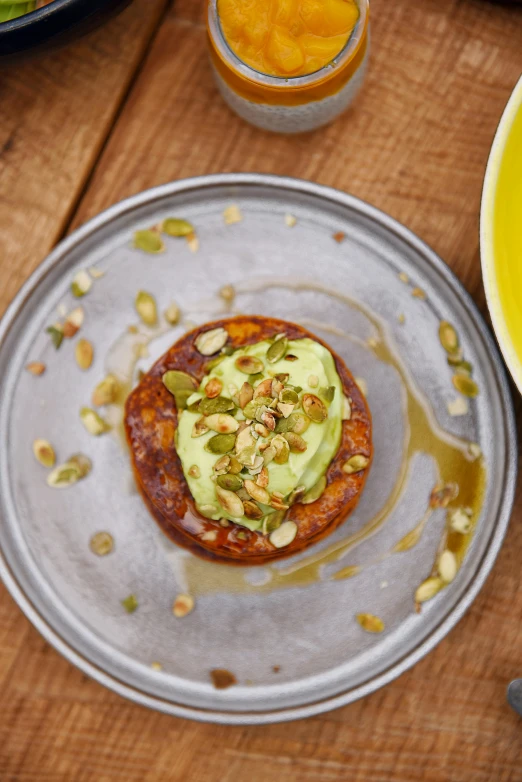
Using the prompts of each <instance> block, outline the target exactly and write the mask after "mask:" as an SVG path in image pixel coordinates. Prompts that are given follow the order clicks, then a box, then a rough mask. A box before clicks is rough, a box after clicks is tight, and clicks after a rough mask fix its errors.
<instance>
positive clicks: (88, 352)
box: [74, 339, 94, 370]
mask: <svg viewBox="0 0 522 782" xmlns="http://www.w3.org/2000/svg"><path fill="white" fill-rule="evenodd" d="M74 356H75V358H76V363H77V364H78V366H79V367H80V369H83V370H85V369H89V368H90V367H91V366H92V362H93V359H94V347H93V345H92V343H91V342H89V340H87V339H79V340H78V342H77V343H76V348H75V350H74Z"/></svg>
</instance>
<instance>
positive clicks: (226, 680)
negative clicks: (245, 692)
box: [210, 668, 237, 690]
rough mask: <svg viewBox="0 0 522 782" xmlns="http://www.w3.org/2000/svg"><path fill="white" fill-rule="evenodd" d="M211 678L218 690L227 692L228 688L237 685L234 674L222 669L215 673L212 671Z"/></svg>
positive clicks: (216, 670) (216, 669)
mask: <svg viewBox="0 0 522 782" xmlns="http://www.w3.org/2000/svg"><path fill="white" fill-rule="evenodd" d="M210 678H211V679H212V684H213V685H214V687H215V688H216V690H226V689H227V688H228V687H232V686H233V685H234V684H237V679H236V677H235V676H234V674H233V673H230V671H226V670H225V669H222V668H215V669H214V670H213V671H210Z"/></svg>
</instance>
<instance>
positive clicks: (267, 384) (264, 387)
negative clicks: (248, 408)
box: [254, 377, 274, 399]
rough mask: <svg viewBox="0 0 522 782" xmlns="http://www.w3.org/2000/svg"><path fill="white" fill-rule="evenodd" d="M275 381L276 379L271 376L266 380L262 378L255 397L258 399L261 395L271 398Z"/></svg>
mask: <svg viewBox="0 0 522 782" xmlns="http://www.w3.org/2000/svg"><path fill="white" fill-rule="evenodd" d="M273 383H274V381H273V380H272V378H271V377H267V378H266V379H265V380H262V381H261V383H260V384H259V385H258V386H256V389H255V391H254V399H257V398H258V397H260V396H263V397H266V398H267V399H268V398H269V397H270V399H271V398H272V386H273Z"/></svg>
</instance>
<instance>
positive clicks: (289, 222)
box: [285, 214, 297, 228]
mask: <svg viewBox="0 0 522 782" xmlns="http://www.w3.org/2000/svg"><path fill="white" fill-rule="evenodd" d="M296 223H297V218H296V217H294V216H293V215H288V214H287V215H285V224H286V225H287V226H288V227H289V228H293V227H294V225H295V224H296Z"/></svg>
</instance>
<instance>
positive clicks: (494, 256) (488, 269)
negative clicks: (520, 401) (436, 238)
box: [480, 78, 522, 393]
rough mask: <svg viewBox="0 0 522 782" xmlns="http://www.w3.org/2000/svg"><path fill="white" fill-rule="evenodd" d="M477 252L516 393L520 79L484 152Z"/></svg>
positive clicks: (520, 329) (519, 374)
mask: <svg viewBox="0 0 522 782" xmlns="http://www.w3.org/2000/svg"><path fill="white" fill-rule="evenodd" d="M480 251H481V258H482V276H483V279H484V287H485V289H486V297H487V300H488V306H489V311H490V313H491V319H492V321H493V327H494V329H495V333H496V335H497V339H498V342H499V345H500V349H501V350H502V353H503V355H504V359H505V361H506V364H507V365H508V367H509V371H510V372H511V375H512V376H513V379H514V381H515V383H516V384H517V386H518V389H519V391H520V392H521V393H522V78H521V79H520V81H519V82H518V84H517V86H516V87H515V89H514V90H513V94H512V95H511V98H510V99H509V102H508V104H507V106H506V108H505V110H504V114H503V115H502V119H501V121H500V124H499V126H498V130H497V133H496V135H495V140H494V142H493V146H492V148H491V153H490V156H489V161H488V166H487V169H486V177H485V180H484V191H483V194H482V207H481V215H480Z"/></svg>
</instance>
